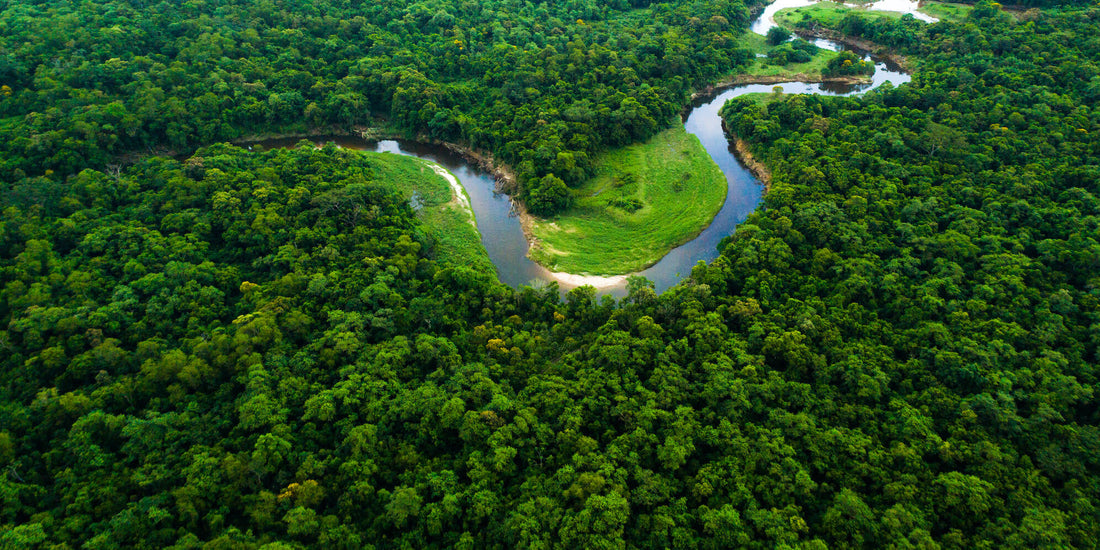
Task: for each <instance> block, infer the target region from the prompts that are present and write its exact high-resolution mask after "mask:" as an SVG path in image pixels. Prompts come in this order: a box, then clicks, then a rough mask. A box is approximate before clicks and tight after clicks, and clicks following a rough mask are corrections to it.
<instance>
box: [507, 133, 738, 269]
mask: <svg viewBox="0 0 1100 550" xmlns="http://www.w3.org/2000/svg"><path fill="white" fill-rule="evenodd" d="M595 164H596V176H595V177H593V178H590V179H589V180H588V181H586V182H584V183H583V184H582V185H581V186H580V187H579V188H577V189H575V190H573V194H574V205H573V206H572V207H571V208H569V209H568V210H566V211H564V212H562V213H560V214H558V215H556V216H553V217H551V218H547V219H541V218H535V219H532V220H531V221H530V224H529V226H528V229H529V231H530V232H531V234H532V236H533V237H534V238H535V239H536V243H535V246H533V247H532V248H531V252H530V255H531V258H532V259H533V260H535V261H536V262H538V263H540V264H542V265H544V266H546V267H547V268H549V269H550V270H552V271H557V272H567V273H574V274H583V275H602V276H611V275H622V274H626V273H633V272H637V271H640V270H642V269H644V268H646V267H648V266H650V265H652V264H654V263H656V262H657V261H658V260H660V259H661V258H662V257H663V256H664V255H665V254H667V253H668V252H669V251H670V250H672V249H673V248H675V247H676V246H678V245H680V244H683V243H685V242H687V241H689V240H691V239H692V238H694V237H695V236H696V235H698V234H699V232H700V231H702V230H703V229H704V228H706V227H707V225H709V224H710V222H711V220H713V219H714V216H715V215H716V214H717V213H718V211H719V210H720V209H721V208H722V204H723V202H725V199H726V192H727V183H726V178H725V176H724V175H723V174H722V171H721V170H720V169H719V168H718V165H716V164H715V163H714V161H713V160H712V159H711V158H710V155H708V154H707V152H706V149H704V148H703V145H702V144H701V143H700V142H699V139H698V138H696V137H695V136H693V135H691V134H689V133H687V131H686V130H685V129H684V127H683V126H680V125H678V126H676V127H673V128H671V129H669V130H665V131H663V132H661V133H659V134H657V135H656V136H654V137H653V138H652V139H650V140H649V141H647V142H645V143H640V144H636V145H631V146H628V147H623V148H621V149H616V150H614V151H609V152H607V153H604V154H602V155H600V156H599V157H598V158H597V159H596V160H595Z"/></svg>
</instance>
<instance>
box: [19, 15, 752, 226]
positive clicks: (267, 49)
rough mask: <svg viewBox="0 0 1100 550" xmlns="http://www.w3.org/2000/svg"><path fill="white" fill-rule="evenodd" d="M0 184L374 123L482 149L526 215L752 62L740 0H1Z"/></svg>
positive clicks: (559, 198)
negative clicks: (271, 134)
mask: <svg viewBox="0 0 1100 550" xmlns="http://www.w3.org/2000/svg"><path fill="white" fill-rule="evenodd" d="M0 8H2V9H3V16H2V22H0V84H2V85H4V86H6V88H4V92H3V93H4V94H7V97H5V98H4V101H3V102H2V103H0V119H4V118H6V119H7V120H6V122H0V144H2V145H0V148H2V149H0V150H3V151H4V152H5V155H4V159H3V161H2V162H0V178H2V179H3V181H8V182H10V181H14V180H17V179H19V178H20V177H22V176H23V175H41V174H43V173H44V171H46V170H50V171H52V172H53V173H55V174H58V175H60V176H65V175H71V174H74V173H76V172H79V171H80V170H81V169H82V168H85V167H96V168H100V167H102V166H104V165H106V164H110V163H112V159H113V158H114V157H115V155H117V154H119V153H123V152H130V151H139V152H144V151H146V150H148V149H149V148H159V147H168V148H171V149H172V150H175V151H179V152H185V151H189V150H191V149H192V148H194V147H195V146H196V145H203V144H209V143H211V142H214V141H222V140H233V139H236V138H239V137H241V136H242V135H250V134H257V133H263V132H267V131H279V130H282V129H285V128H286V127H287V126H288V125H292V124H295V123H301V122H302V121H305V123H307V124H308V125H310V126H323V125H333V126H336V127H339V128H343V129H345V130H350V129H352V128H354V127H359V126H369V125H372V124H379V121H378V120H377V119H378V117H383V118H385V119H386V120H387V123H388V124H389V125H392V126H394V127H395V128H398V129H403V130H407V131H412V132H416V133H418V134H420V135H423V136H425V137H427V138H431V139H442V140H449V141H455V142H460V143H463V144H466V145H468V146H471V147H474V148H480V149H486V150H489V151H491V152H493V153H495V154H496V155H498V156H499V157H500V159H501V160H503V161H504V162H506V163H508V164H509V165H511V166H512V167H514V168H515V170H516V172H517V176H518V186H519V188H518V189H517V190H516V192H517V194H518V196H519V197H520V198H522V199H524V200H526V202H527V204H528V206H529V207H530V209H531V210H532V211H534V212H544V213H545V212H552V211H555V210H557V209H559V208H561V207H562V206H564V205H565V204H567V203H568V201H569V193H568V189H567V187H566V186H567V185H573V184H576V183H578V182H580V181H581V180H583V179H584V178H585V177H586V176H587V175H588V169H589V168H590V166H589V157H590V155H591V154H592V153H594V152H596V151H599V150H602V149H605V148H607V147H614V146H619V145H626V144H628V143H632V142H635V141H638V140H642V139H645V138H647V137H650V136H651V135H653V134H654V133H655V132H656V131H657V130H658V129H659V128H661V127H663V126H665V125H666V124H668V122H669V121H670V120H672V119H673V117H675V116H676V115H677V113H679V110H680V108H681V107H682V105H683V104H684V102H685V101H686V98H687V96H688V94H689V93H690V91H691V89H692V88H693V87H696V86H702V85H705V84H706V83H708V82H711V81H714V80H715V79H717V78H718V77H720V76H722V75H724V74H726V73H728V72H729V71H731V70H732V69H733V68H735V67H736V66H738V64H739V63H743V62H745V61H747V60H748V59H749V58H751V56H752V54H751V53H750V52H749V51H748V50H746V49H742V48H737V47H735V46H736V41H735V37H736V36H737V34H738V33H739V32H740V29H741V28H742V27H743V26H744V25H745V23H746V22H747V21H748V16H749V11H748V9H746V7H745V6H744V5H743V4H742V3H741V1H740V0H705V1H703V0H699V1H692V2H686V1H684V2H677V3H675V4H665V3H662V4H654V5H653V6H649V3H648V2H645V1H639V2H633V3H628V2H611V3H603V2H600V3H596V2H592V1H587V2H583V1H570V2H552V3H545V2H544V3H535V2H529V1H518V0H503V1H479V2H450V3H445V2H440V1H420V2H413V1H408V2H396V1H394V2H391V1H386V2H362V3H360V2H342V1H324V2H270V1H265V2H251V1H248V2H246V1H237V0H227V1H220V2H205V1H196V2H183V3H177V2H161V3H156V4H150V5H145V4H144V3H142V4H133V3H131V2H125V1H109V2H80V3H78V2H61V3H33V2H12V1H8V2H4V3H0Z"/></svg>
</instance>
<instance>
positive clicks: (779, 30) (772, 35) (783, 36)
mask: <svg viewBox="0 0 1100 550" xmlns="http://www.w3.org/2000/svg"><path fill="white" fill-rule="evenodd" d="M766 38H767V40H768V45H769V46H778V45H780V44H782V43H784V42H786V41H787V40H790V38H791V31H788V30H787V29H784V28H783V27H780V26H779V25H776V26H774V27H772V28H770V29H768V34H767V35H766Z"/></svg>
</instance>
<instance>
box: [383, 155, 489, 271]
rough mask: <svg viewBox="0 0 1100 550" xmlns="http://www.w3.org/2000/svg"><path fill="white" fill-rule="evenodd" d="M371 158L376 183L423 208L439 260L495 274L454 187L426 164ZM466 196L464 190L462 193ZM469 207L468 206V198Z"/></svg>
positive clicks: (399, 158)
mask: <svg viewBox="0 0 1100 550" xmlns="http://www.w3.org/2000/svg"><path fill="white" fill-rule="evenodd" d="M363 154H364V155H369V158H370V159H371V168H373V169H374V176H375V181H376V182H379V183H381V184H383V185H386V186H388V187H390V188H391V189H393V190H394V191H396V192H398V193H400V194H401V196H402V197H405V199H406V200H412V198H413V197H414V196H415V197H416V200H415V201H414V202H415V203H418V204H420V209H419V210H418V211H417V217H418V218H420V220H421V221H422V222H424V225H425V226H427V228H428V230H429V231H431V234H432V236H433V237H435V239H436V241H437V243H438V246H437V247H436V259H438V260H440V261H443V262H447V263H450V264H454V265H465V266H469V267H472V268H474V269H477V270H479V271H488V272H490V273H495V272H496V269H495V268H494V267H493V262H492V261H491V260H490V259H489V254H488V253H487V252H485V247H484V246H482V245H481V234H480V233H478V231H477V228H476V227H474V226H473V225H471V223H470V221H471V220H473V219H474V218H473V213H472V212H471V211H470V210H469V209H468V208H467V207H466V206H465V205H463V204H462V202H461V201H460V200H458V197H456V196H455V194H454V191H453V190H452V189H451V185H450V184H449V183H448V182H447V180H445V179H443V177H442V176H440V175H438V174H436V173H435V171H434V170H432V168H431V166H429V165H428V163H427V162H425V161H422V160H420V159H416V158H413V157H406V156H403V155H394V154H391V153H363ZM463 195H465V190H463ZM465 198H466V204H469V197H465Z"/></svg>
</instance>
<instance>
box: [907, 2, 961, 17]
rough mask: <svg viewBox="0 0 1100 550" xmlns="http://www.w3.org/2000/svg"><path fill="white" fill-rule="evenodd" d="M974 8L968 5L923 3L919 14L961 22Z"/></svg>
mask: <svg viewBox="0 0 1100 550" xmlns="http://www.w3.org/2000/svg"><path fill="white" fill-rule="evenodd" d="M973 10H974V6H972V5H969V4H949V3H946V2H925V4H924V5H923V6H921V8H920V12H921V13H926V14H928V15H931V16H932V17H935V18H936V19H942V20H945V21H962V20H964V19H966V18H967V16H969V15H970V12H971V11H973Z"/></svg>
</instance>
